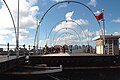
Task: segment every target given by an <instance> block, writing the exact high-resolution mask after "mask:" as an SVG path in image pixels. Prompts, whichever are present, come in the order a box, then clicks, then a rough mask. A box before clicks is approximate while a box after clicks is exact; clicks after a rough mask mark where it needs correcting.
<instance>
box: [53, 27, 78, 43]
mask: <svg viewBox="0 0 120 80" xmlns="http://www.w3.org/2000/svg"><path fill="white" fill-rule="evenodd" d="M63 29H70V30H72V31H74V32H75V33H76V34H77V35H78V37H79V41H80V36H79V34H78V33H77V31H75V30H74V29H72V28H67V27H65V28H61V29H59V30H58V31H57V32H56V34H55V35H54V37H55V36H56V35H57V33H58V32H59V31H61V30H63ZM54 37H53V38H54Z"/></svg>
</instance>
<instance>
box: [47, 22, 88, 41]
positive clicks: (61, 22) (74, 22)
mask: <svg viewBox="0 0 120 80" xmlns="http://www.w3.org/2000/svg"><path fill="white" fill-rule="evenodd" d="M64 21H66V22H74V23H75V24H77V25H78V26H79V27H80V28H81V30H82V31H83V29H82V27H81V26H80V24H78V23H77V22H76V21H74V20H61V21H59V22H58V23H57V24H56V25H58V24H59V23H62V22H64ZM56 25H55V26H56ZM55 26H53V27H52V29H51V30H50V33H49V34H48V37H47V38H48V39H49V37H50V35H51V32H52V30H53V29H54V27H55ZM83 33H84V31H83ZM84 35H85V36H87V35H86V34H85V33H84Z"/></svg>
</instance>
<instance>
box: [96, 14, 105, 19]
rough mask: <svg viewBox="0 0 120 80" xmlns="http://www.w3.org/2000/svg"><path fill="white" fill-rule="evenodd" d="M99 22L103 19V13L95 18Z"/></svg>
mask: <svg viewBox="0 0 120 80" xmlns="http://www.w3.org/2000/svg"><path fill="white" fill-rule="evenodd" d="M95 17H96V19H97V20H101V19H103V13H100V14H99V15H97V16H95Z"/></svg>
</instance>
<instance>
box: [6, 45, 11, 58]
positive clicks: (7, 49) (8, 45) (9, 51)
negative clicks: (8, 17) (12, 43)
mask: <svg viewBox="0 0 120 80" xmlns="http://www.w3.org/2000/svg"><path fill="white" fill-rule="evenodd" d="M7 52H8V54H7V57H8V59H9V56H10V51H9V43H7Z"/></svg>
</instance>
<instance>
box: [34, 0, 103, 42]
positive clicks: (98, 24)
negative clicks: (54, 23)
mask: <svg viewBox="0 0 120 80" xmlns="http://www.w3.org/2000/svg"><path fill="white" fill-rule="evenodd" d="M70 2H73V3H77V4H81V5H83V6H84V7H86V8H87V9H88V10H89V11H90V12H91V13H92V15H93V16H94V17H95V14H94V13H93V11H92V9H90V8H89V7H88V6H86V5H85V4H83V3H81V2H78V1H61V2H58V3H56V4H54V5H52V6H51V7H50V8H48V10H47V11H46V12H45V13H44V15H43V16H42V18H41V19H40V22H39V26H40V24H41V22H42V20H43V19H44V17H45V16H46V14H47V13H48V12H49V11H50V10H51V8H53V7H54V6H56V5H58V4H61V3H70ZM95 18H96V17H95ZM96 21H97V23H98V25H99V27H100V28H101V26H100V23H99V21H98V20H97V19H96ZM39 26H38V27H37V30H36V33H35V39H34V43H35V41H36V36H37V32H38V29H39Z"/></svg>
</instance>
